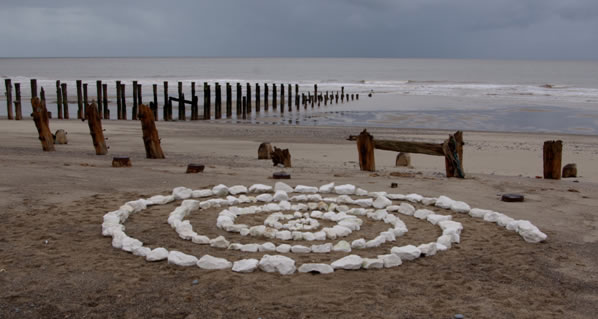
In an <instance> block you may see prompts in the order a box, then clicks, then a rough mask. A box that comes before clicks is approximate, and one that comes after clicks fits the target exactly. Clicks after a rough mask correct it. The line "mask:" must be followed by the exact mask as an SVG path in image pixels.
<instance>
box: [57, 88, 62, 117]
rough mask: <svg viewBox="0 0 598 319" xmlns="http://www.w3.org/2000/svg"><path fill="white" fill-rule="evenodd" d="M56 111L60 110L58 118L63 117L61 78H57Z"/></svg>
mask: <svg viewBox="0 0 598 319" xmlns="http://www.w3.org/2000/svg"><path fill="white" fill-rule="evenodd" d="M56 112H58V118H59V119H62V90H61V89H60V80H56Z"/></svg>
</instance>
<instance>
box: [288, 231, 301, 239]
mask: <svg viewBox="0 0 598 319" xmlns="http://www.w3.org/2000/svg"><path fill="white" fill-rule="evenodd" d="M291 236H292V237H293V240H303V232H300V231H292V232H291Z"/></svg>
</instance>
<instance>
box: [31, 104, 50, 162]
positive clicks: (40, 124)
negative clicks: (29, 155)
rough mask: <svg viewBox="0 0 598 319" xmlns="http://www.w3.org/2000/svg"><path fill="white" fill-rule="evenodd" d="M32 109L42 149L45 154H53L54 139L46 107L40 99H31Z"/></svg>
mask: <svg viewBox="0 0 598 319" xmlns="http://www.w3.org/2000/svg"><path fill="white" fill-rule="evenodd" d="M31 107H32V109H33V112H32V113H31V117H32V118H33V122H34V123H35V127H36V128H37V133H38V135H39V140H40V142H41V143H42V149H43V150H44V152H53V151H54V137H53V136H52V133H51V132H50V119H49V117H48V110H47V109H46V105H45V103H44V102H43V101H41V100H40V99H39V98H38V97H33V98H32V99H31Z"/></svg>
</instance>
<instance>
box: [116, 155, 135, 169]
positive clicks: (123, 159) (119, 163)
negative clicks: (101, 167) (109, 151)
mask: <svg viewBox="0 0 598 319" xmlns="http://www.w3.org/2000/svg"><path fill="white" fill-rule="evenodd" d="M131 166H133V164H131V159H130V158H129V157H128V156H115V157H113V158H112V167H131Z"/></svg>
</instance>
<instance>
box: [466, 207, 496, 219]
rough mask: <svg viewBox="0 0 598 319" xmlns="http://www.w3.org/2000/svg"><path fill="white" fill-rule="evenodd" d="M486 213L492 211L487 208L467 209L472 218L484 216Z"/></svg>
mask: <svg viewBox="0 0 598 319" xmlns="http://www.w3.org/2000/svg"><path fill="white" fill-rule="evenodd" d="M488 213H492V211H491V210H487V209H480V208H473V209H471V210H470V211H469V216H471V217H474V218H484V216H486V214H488Z"/></svg>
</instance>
